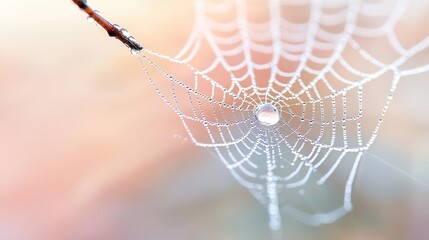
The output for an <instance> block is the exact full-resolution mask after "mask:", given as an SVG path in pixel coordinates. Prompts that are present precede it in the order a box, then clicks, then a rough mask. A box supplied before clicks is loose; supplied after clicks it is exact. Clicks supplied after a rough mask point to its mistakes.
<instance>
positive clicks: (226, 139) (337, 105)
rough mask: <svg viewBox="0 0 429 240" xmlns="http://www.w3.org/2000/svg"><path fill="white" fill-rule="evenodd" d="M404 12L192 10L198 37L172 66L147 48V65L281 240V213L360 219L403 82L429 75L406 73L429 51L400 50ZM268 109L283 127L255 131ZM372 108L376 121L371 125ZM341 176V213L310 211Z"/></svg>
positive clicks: (355, 8) (254, 5) (211, 6)
mask: <svg viewBox="0 0 429 240" xmlns="http://www.w3.org/2000/svg"><path fill="white" fill-rule="evenodd" d="M334 2H335V3H334ZM406 6H407V1H406V0H398V1H391V0H385V1H376V2H374V1H357V0H350V1H321V0H314V1H302V0H299V1H296V0H294V1H281V0H270V1H262V0H261V1H259V0H248V1H246V0H224V1H209V0H195V9H196V18H195V25H194V29H193V31H192V33H191V34H190V37H189V39H188V41H187V43H186V44H185V45H184V47H183V49H182V51H180V53H179V54H177V55H176V57H170V56H166V55H163V54H160V53H157V52H155V51H151V50H148V49H144V50H143V51H142V53H141V54H140V56H139V58H140V61H141V64H142V66H143V69H144V71H145V73H146V74H147V76H148V79H149V81H150V83H151V84H152V85H153V87H154V88H155V91H156V92H157V93H158V94H159V95H160V96H161V98H162V99H163V101H164V102H165V103H166V104H167V105H169V106H170V107H171V108H172V109H173V111H175V112H176V113H177V115H178V116H179V118H180V120H181V121H182V123H183V126H184V127H185V129H186V131H187V132H188V134H189V136H190V139H191V140H192V141H193V143H195V144H196V145H197V146H200V147H204V148H209V149H211V150H212V151H213V152H215V153H216V155H217V156H218V158H219V159H220V160H221V161H222V162H223V163H224V164H225V166H226V168H227V169H229V170H230V171H231V173H232V175H233V176H234V177H235V178H236V179H237V180H238V181H239V182H240V183H241V184H242V185H243V186H245V187H246V188H248V189H249V190H250V191H251V193H252V194H253V195H254V196H255V197H256V198H257V199H258V200H259V201H260V202H261V203H262V204H263V205H264V206H266V207H267V210H268V213H269V216H270V219H271V220H270V226H271V228H272V229H273V230H279V229H280V227H281V218H282V217H281V215H280V214H281V213H288V214H290V215H292V216H294V217H296V218H297V219H298V220H301V221H303V222H305V223H307V224H309V225H320V224H326V223H331V222H333V221H336V220H337V219H339V218H340V217H342V216H344V215H345V214H346V213H347V212H349V211H351V210H352V186H353V181H354V179H355V175H356V174H357V171H358V165H359V162H360V161H361V159H362V156H363V155H364V152H365V151H366V150H368V148H369V147H370V146H371V145H372V144H373V142H374V141H375V139H376V137H377V133H378V131H379V129H380V126H381V124H382V122H383V119H384V117H385V115H386V113H387V110H388V108H389V106H390V104H391V102H392V100H393V94H394V92H395V90H396V88H397V85H398V82H399V80H400V78H401V77H402V76H408V75H414V74H419V73H423V72H427V71H429V64H427V61H426V64H423V65H419V66H415V65H414V66H413V67H407V66H408V65H407V64H408V63H409V62H410V61H411V60H412V59H413V57H415V56H416V55H418V54H420V53H421V52H423V51H425V50H427V49H428V47H429V37H425V38H423V39H421V40H417V41H416V42H415V44H413V45H412V46H408V47H405V44H403V43H402V42H401V41H400V38H399V36H397V33H396V27H397V25H398V24H399V22H400V21H401V19H403V18H404V16H403V14H404V13H405V10H404V9H405V7H406ZM297 12H299V13H300V14H296V13H297ZM377 47H383V48H384V49H386V51H389V54H384V55H383V54H382V53H380V52H377V51H374V49H376V48H377ZM373 89H377V92H376V95H374V94H373V93H374V90H373ZM260 104H271V105H272V106H274V107H275V108H276V109H278V111H279V112H280V114H281V118H280V120H279V121H278V122H276V123H275V124H274V125H270V126H267V125H264V124H261V122H258V120H257V118H255V115H254V114H255V112H254V109H255V108H257V107H258V106H259V105H260ZM374 109H376V111H377V112H378V114H376V115H374V114H372V115H371V114H369V113H370V112H374V111H375V110H374ZM337 172H341V173H342V174H339V175H342V176H344V175H347V178H346V179H341V177H340V179H339V180H335V181H341V182H342V190H343V191H342V194H340V195H341V196H340V197H339V199H338V201H337V203H338V204H337V205H335V206H319V205H317V204H314V203H311V202H307V200H308V199H307V200H306V198H305V196H306V195H311V194H314V192H321V193H322V195H323V193H324V191H325V188H326V185H327V184H326V183H327V182H330V181H334V180H333V179H332V178H334V177H335V175H336V173H337ZM345 173H347V174H345ZM336 185H338V184H336ZM326 191H328V192H329V191H330V190H329V189H328V190H326ZM327 197H330V196H327ZM293 199H295V200H296V199H298V200H296V201H295V203H296V204H294V202H293V201H291V200H293ZM315 199H317V197H316V198H315ZM333 202H335V201H333ZM302 203H307V205H306V206H302Z"/></svg>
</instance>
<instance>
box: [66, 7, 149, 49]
mask: <svg viewBox="0 0 429 240" xmlns="http://www.w3.org/2000/svg"><path fill="white" fill-rule="evenodd" d="M73 2H74V3H75V4H76V5H77V6H78V7H79V8H80V9H81V10H82V11H84V12H86V14H88V16H89V17H91V18H92V19H94V21H95V22H97V23H98V24H99V25H100V26H101V27H102V28H104V29H105V30H106V31H107V33H108V34H109V36H110V37H114V38H116V39H118V40H119V41H121V42H122V43H123V44H125V45H126V46H127V47H129V48H130V49H131V50H132V51H134V52H138V51H140V50H142V49H143V47H142V46H141V45H140V44H139V43H138V42H137V41H136V40H135V38H134V37H132V36H130V35H129V33H128V32H127V30H125V29H123V28H121V27H119V26H118V25H116V24H111V23H110V22H109V21H107V20H106V19H105V18H103V17H102V16H101V15H100V14H99V13H98V12H97V11H94V9H92V8H91V7H90V6H88V5H87V3H86V0H73Z"/></svg>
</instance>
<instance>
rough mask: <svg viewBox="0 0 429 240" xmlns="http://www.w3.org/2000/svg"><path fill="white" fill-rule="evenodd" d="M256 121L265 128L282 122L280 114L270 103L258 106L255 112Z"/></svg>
mask: <svg viewBox="0 0 429 240" xmlns="http://www.w3.org/2000/svg"><path fill="white" fill-rule="evenodd" d="M253 113H254V114H255V118H256V120H258V122H259V123H261V124H262V125H265V126H272V125H274V124H276V123H278V122H279V121H280V112H279V110H277V108H276V107H275V106H274V105H272V104H269V103H264V104H260V105H258V106H257V107H256V108H255V110H254V111H253Z"/></svg>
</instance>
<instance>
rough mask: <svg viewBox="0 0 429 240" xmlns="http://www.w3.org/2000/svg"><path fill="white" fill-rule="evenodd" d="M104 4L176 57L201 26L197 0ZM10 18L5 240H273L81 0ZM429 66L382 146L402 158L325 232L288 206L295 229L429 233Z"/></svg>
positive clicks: (0, 66) (0, 38)
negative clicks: (86, 12) (194, 25)
mask: <svg viewBox="0 0 429 240" xmlns="http://www.w3.org/2000/svg"><path fill="white" fill-rule="evenodd" d="M90 3H91V5H92V6H93V7H94V8H96V9H99V10H100V11H101V12H102V13H103V15H104V16H106V17H107V18H108V19H111V20H112V21H113V22H117V23H119V24H120V25H122V26H124V27H127V28H128V30H129V31H130V32H131V33H132V34H134V35H135V36H136V38H137V39H139V40H140V42H141V43H142V44H143V45H144V46H145V47H147V48H150V49H156V50H157V51H159V52H164V53H175V52H177V51H178V50H179V49H180V47H181V46H182V44H183V43H184V41H185V40H186V38H187V36H188V33H189V32H190V30H191V26H192V23H193V12H192V11H193V10H192V1H173V0H160V1H137V0H127V1H123V2H118V1H100V0H94V1H90ZM416 3H417V4H422V2H420V1H416ZM423 5H424V4H422V5H418V7H415V9H416V11H417V10H419V14H420V15H419V14H417V13H418V12H416V14H415V15H416V16H414V17H415V19H414V20H413V21H416V22H415V23H416V24H415V26H421V25H425V24H423V23H424V21H427V19H424V18H423V17H422V16H425V14H426V16H427V13H428V12H429V11H427V9H428V8H423V7H422V6H423ZM426 5H427V4H426ZM426 5H424V6H426ZM419 16H420V17H419ZM0 19H1V21H2V23H3V24H2V27H1V31H0V163H1V167H0V239H1V240H3V239H5V240H9V239H11V240H27V239H28V240H30V239H31V240H39V239H40V240H42V239H46V240H48V239H49V240H51V239H52V240H56V239H64V240H69V239H70V240H75V239H76V240H78V239H79V240H93V239H94V240H96V239H100V240H101V239H103V240H114V239H122V240H134V239H135V240H137V239H150V240H152V239H156V240H158V239H159V240H163V239H269V236H270V235H269V230H268V224H267V222H268V218H267V216H266V213H265V210H264V209H263V207H262V206H261V205H259V204H258V202H257V201H256V200H255V199H254V198H253V197H252V196H251V195H250V194H249V193H248V192H247V190H246V189H245V188H244V187H242V186H240V185H239V184H238V183H236V181H235V180H234V179H233V178H232V177H231V176H230V174H229V172H228V170H227V169H225V168H224V167H223V165H222V163H221V162H220V161H218V159H216V157H214V156H212V155H210V154H209V153H208V152H206V151H204V150H202V149H199V148H197V147H195V146H193V144H192V143H191V142H190V141H189V140H188V138H187V135H186V133H185V131H184V130H183V127H182V125H181V123H180V121H179V118H177V117H176V115H175V113H174V112H173V111H171V109H170V108H168V107H167V106H166V105H165V104H164V103H163V102H162V101H161V99H160V98H159V96H157V95H156V93H155V91H154V90H153V89H152V88H151V87H150V85H149V83H148V82H147V81H146V79H145V75H144V73H143V71H142V69H141V67H140V65H139V63H138V61H137V60H136V58H135V57H133V56H132V55H131V54H130V53H129V51H128V49H126V48H125V47H124V46H123V45H122V44H120V43H119V42H117V41H116V40H113V39H110V38H108V37H107V35H106V33H105V32H104V31H103V30H102V29H101V28H98V27H96V26H95V25H94V24H90V23H87V22H86V16H85V15H84V14H83V13H82V12H80V11H79V9H78V8H77V7H76V6H74V5H73V3H72V2H71V1H54V0H44V1H32V2H31V1H0ZM176 19H180V22H177V20H176ZM179 23H180V24H179ZM426 26H427V25H426ZM418 28H419V27H417V29H416V31H418ZM172 40H174V41H172ZM428 76H429V75H428V74H421V75H418V76H414V77H410V78H406V79H404V80H403V81H402V82H401V83H400V86H399V89H398V92H397V95H396V97H395V101H394V103H393V105H392V108H391V109H390V110H389V112H388V115H387V117H386V120H385V123H384V125H383V127H382V129H381V131H380V133H379V138H378V139H377V142H376V145H375V146H373V148H372V152H374V153H376V155H377V156H380V157H381V158H383V159H386V161H387V162H388V163H389V164H390V165H393V166H390V167H389V166H388V164H386V163H384V162H383V161H381V160H377V159H375V158H374V157H371V156H367V157H366V158H365V159H364V161H363V162H362V165H361V169H360V173H359V175H358V178H357V183H356V186H355V197H354V202H355V205H356V208H355V210H354V211H353V212H352V213H350V214H349V215H347V216H346V217H345V218H343V219H341V220H340V221H338V222H336V223H334V224H331V225H329V226H325V227H321V228H310V227H307V226H305V225H303V224H301V223H299V222H297V221H295V220H294V219H293V218H291V217H287V216H286V217H284V228H285V229H284V231H285V236H286V237H287V239H330V240H331V239H389V240H390V239H427V236H428V235H429V230H428V229H427V227H426V226H427V223H428V222H429V205H428V204H427V203H428V200H429V190H428V189H429V187H428V185H429V148H428V144H429V124H428V123H429V110H428V108H427V106H426V105H427V104H426V102H427V101H428V100H429V98H428V95H427V92H426V89H429V82H428V81H427V77H428ZM404 172H405V173H404ZM406 174H409V175H410V176H411V177H410V176H408V177H407V176H406ZM380 189H382V191H380Z"/></svg>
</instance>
